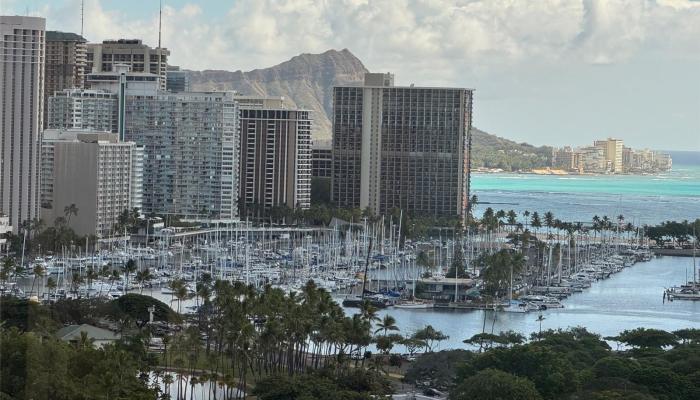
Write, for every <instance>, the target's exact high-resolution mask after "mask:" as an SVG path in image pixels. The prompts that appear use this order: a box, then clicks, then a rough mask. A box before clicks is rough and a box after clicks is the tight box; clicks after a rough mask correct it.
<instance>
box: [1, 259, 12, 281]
mask: <svg viewBox="0 0 700 400" xmlns="http://www.w3.org/2000/svg"><path fill="white" fill-rule="evenodd" d="M14 270H15V260H14V259H13V258H11V257H5V258H3V259H2V267H1V268H0V283H5V282H7V281H8V280H9V279H10V277H11V276H12V273H13V272H14Z"/></svg>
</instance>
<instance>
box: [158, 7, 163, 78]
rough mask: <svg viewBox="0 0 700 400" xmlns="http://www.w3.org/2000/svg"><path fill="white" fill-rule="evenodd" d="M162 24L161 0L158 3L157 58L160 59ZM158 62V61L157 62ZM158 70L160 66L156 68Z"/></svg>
mask: <svg viewBox="0 0 700 400" xmlns="http://www.w3.org/2000/svg"><path fill="white" fill-rule="evenodd" d="M162 23H163V0H159V1H158V56H159V57H160V36H161V32H162V26H163V25H162ZM158 62H160V60H158ZM158 68H160V65H159V66H158Z"/></svg>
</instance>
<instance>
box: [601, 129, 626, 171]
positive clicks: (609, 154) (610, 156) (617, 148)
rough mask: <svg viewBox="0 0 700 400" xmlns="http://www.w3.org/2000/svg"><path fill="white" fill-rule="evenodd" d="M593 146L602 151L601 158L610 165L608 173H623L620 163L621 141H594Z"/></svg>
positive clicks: (622, 143) (622, 145) (609, 139)
mask: <svg viewBox="0 0 700 400" xmlns="http://www.w3.org/2000/svg"><path fill="white" fill-rule="evenodd" d="M594 146H596V147H598V148H601V149H602V150H603V156H604V157H605V160H606V161H607V162H608V164H609V165H610V172H614V173H622V172H624V168H623V163H622V149H623V147H625V146H624V142H623V141H622V140H621V139H613V138H608V139H607V140H596V141H595V142H594Z"/></svg>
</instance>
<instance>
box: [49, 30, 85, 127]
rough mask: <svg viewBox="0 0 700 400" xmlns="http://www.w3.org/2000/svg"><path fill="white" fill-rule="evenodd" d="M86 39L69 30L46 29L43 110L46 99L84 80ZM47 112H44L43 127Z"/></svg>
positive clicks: (76, 87) (78, 87)
mask: <svg viewBox="0 0 700 400" xmlns="http://www.w3.org/2000/svg"><path fill="white" fill-rule="evenodd" d="M86 43H87V41H86V40H85V39H84V38H83V37H82V36H80V35H78V34H75V33H70V32H57V31H46V63H45V67H44V111H46V110H48V100H49V98H50V97H51V96H53V95H54V94H55V93H56V92H60V91H62V90H64V89H80V88H82V87H83V84H84V81H85V68H86V67H87V44H86ZM47 121H48V114H47V113H46V112H45V113H44V127H46V126H47V125H48V124H47Z"/></svg>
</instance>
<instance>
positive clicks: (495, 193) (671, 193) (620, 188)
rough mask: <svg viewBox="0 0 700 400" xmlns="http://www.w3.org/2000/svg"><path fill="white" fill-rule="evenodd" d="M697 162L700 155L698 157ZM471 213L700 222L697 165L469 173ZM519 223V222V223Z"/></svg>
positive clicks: (581, 218)
mask: <svg viewBox="0 0 700 400" xmlns="http://www.w3.org/2000/svg"><path fill="white" fill-rule="evenodd" d="M699 162H700V157H699ZM472 194H475V195H476V196H478V198H479V204H478V205H477V207H476V208H475V213H476V215H477V217H478V216H480V215H481V214H482V213H483V212H484V210H485V209H486V208H487V207H492V208H493V209H495V210H500V209H503V210H506V211H508V210H511V209H512V210H515V211H516V212H518V214H519V218H521V219H522V212H523V211H525V210H529V211H531V212H533V211H538V212H539V213H540V215H542V214H543V213H544V212H547V211H551V212H552V213H554V216H555V217H556V218H559V219H562V220H566V221H583V222H588V221H591V219H592V217H593V216H594V215H598V216H600V217H602V216H603V215H607V216H609V217H610V218H613V217H616V216H617V215H620V214H622V215H624V216H625V219H626V221H628V222H633V223H635V224H656V223H659V222H662V221H667V220H685V219H687V220H694V219H695V218H700V165H676V166H674V168H673V171H671V172H668V173H664V174H659V175H568V176H555V175H530V174H511V173H502V174H478V173H477V174H473V175H472ZM521 222H522V221H521Z"/></svg>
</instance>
